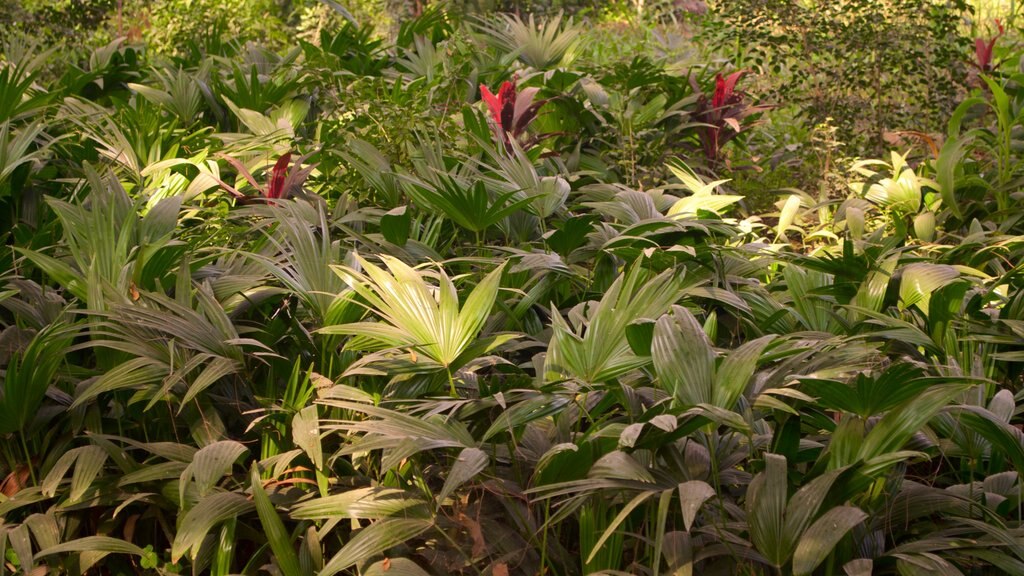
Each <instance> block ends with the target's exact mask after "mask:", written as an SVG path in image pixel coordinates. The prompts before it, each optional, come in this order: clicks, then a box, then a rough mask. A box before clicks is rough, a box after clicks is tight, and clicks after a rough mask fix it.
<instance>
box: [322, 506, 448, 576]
mask: <svg viewBox="0 0 1024 576" xmlns="http://www.w3.org/2000/svg"><path fill="white" fill-rule="evenodd" d="M432 527H433V523H432V522H430V521H429V520H420V519H415V518H392V519H387V520H380V521H378V522H374V523H373V524H371V525H369V526H368V527H366V528H363V529H362V530H360V531H359V532H357V533H356V534H355V535H354V536H353V537H352V539H351V540H349V541H348V543H347V544H345V546H343V547H342V549H341V550H339V551H338V553H337V554H335V555H334V557H333V558H331V559H330V560H329V561H328V562H327V564H326V565H325V566H324V568H323V570H321V571H320V573H319V574H318V575H317V576H334V575H335V574H337V573H338V572H341V571H342V570H345V569H347V568H349V567H351V566H354V565H356V564H361V563H363V562H366V561H367V560H369V559H370V558H372V557H374V556H376V555H377V554H380V553H381V552H384V551H385V550H387V549H389V548H392V547H394V546H397V545H399V544H402V543H405V542H407V541H408V540H411V539H412V538H415V537H416V536H419V535H420V534H422V533H424V532H426V531H427V530H429V529H430V528H432Z"/></svg>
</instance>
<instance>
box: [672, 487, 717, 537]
mask: <svg viewBox="0 0 1024 576" xmlns="http://www.w3.org/2000/svg"><path fill="white" fill-rule="evenodd" d="M714 495H715V489H714V488H712V487H711V485H710V484H708V483H707V482H704V481H703V480H690V481H689V482H683V483H682V484H680V485H679V505H680V506H681V507H682V512H683V526H685V527H686V531H687V532H689V531H690V528H691V527H692V526H693V521H694V519H696V518H697V512H698V511H700V507H701V506H702V505H703V504H704V502H705V501H707V500H708V499H709V498H711V497H713V496H714Z"/></svg>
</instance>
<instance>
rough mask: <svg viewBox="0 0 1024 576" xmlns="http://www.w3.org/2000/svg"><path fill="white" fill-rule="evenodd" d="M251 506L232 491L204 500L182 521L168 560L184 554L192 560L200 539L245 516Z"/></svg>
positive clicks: (245, 499)
mask: <svg viewBox="0 0 1024 576" xmlns="http://www.w3.org/2000/svg"><path fill="white" fill-rule="evenodd" d="M253 507H254V505H253V503H252V502H251V501H250V500H249V499H248V498H246V497H245V496H243V495H241V494H237V493H234V492H215V493H213V494H210V495H209V496H207V497H206V498H203V499H202V500H201V501H200V502H199V503H198V504H196V505H195V506H193V507H192V508H191V509H190V510H189V511H188V512H187V513H186V514H185V517H184V518H182V520H181V524H180V525H179V526H178V533H177V534H176V535H175V537H174V543H173V544H172V545H171V561H172V562H177V561H178V560H179V559H181V557H182V556H184V555H185V554H189V556H190V558H192V559H195V557H196V554H197V553H198V552H199V545H200V544H202V542H203V538H205V537H206V535H207V534H209V533H210V530H212V529H213V527H214V526H216V525H218V524H220V523H221V522H223V521H225V520H227V519H229V518H237V517H238V516H241V515H243V514H246V513H248V512H250V511H251V510H252V509H253Z"/></svg>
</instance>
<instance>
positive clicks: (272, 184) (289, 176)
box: [218, 152, 316, 204]
mask: <svg viewBox="0 0 1024 576" xmlns="http://www.w3.org/2000/svg"><path fill="white" fill-rule="evenodd" d="M311 155H312V153H310V154H306V155H305V156H302V157H301V158H299V159H298V160H296V161H295V164H294V165H293V166H291V161H292V153H291V152H285V153H284V154H282V155H281V157H280V158H278V159H277V162H275V163H274V167H273V168H271V169H270V179H269V181H268V182H267V184H266V186H261V185H260V184H259V183H258V182H257V181H256V178H255V177H253V175H252V173H251V172H249V169H248V168H246V167H245V164H243V163H242V162H240V161H239V160H237V159H235V158H232V157H230V156H228V155H226V154H220V157H221V158H224V159H225V160H227V161H228V163H229V164H231V165H232V166H234V167H235V169H236V170H238V173H239V174H241V175H242V176H244V177H245V179H246V180H248V181H249V184H252V187H253V188H255V189H256V190H257V191H258V192H259V193H260V196H262V198H265V199H267V200H268V201H269V202H270V203H271V204H274V203H275V201H276V200H283V199H285V198H288V197H289V196H292V195H294V194H296V193H298V192H299V191H301V189H302V183H303V182H305V181H306V178H308V177H309V174H310V173H311V172H312V171H313V169H314V168H316V164H311V165H309V166H306V167H303V166H302V163H303V162H304V161H305V160H306V159H307V158H309V157H310V156H311ZM289 166H290V169H289ZM218 182H220V185H221V187H222V188H224V189H225V190H227V191H228V193H230V194H231V195H232V196H234V197H235V199H236V200H237V201H238V203H240V204H251V203H253V202H254V201H256V200H257V199H258V198H259V196H249V195H246V194H243V193H241V192H239V191H238V190H236V189H235V188H234V187H232V186H230V185H228V184H227V183H226V182H224V181H222V180H219V181H218Z"/></svg>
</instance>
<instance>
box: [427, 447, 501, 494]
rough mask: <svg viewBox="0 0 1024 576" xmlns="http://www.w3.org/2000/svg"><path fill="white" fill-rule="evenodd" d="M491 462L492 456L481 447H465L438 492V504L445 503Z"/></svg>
mask: <svg viewBox="0 0 1024 576" xmlns="http://www.w3.org/2000/svg"><path fill="white" fill-rule="evenodd" d="M489 462H490V458H489V457H488V456H487V453H486V452H484V451H483V450H480V449H479V448H465V449H463V450H462V452H461V453H460V454H459V458H458V460H456V461H455V464H453V465H452V467H451V469H449V470H448V478H446V479H445V481H444V487H443V488H441V491H440V492H438V494H437V505H438V506H439V507H440V506H441V505H443V504H444V501H445V500H446V499H447V498H448V496H450V495H451V494H452V492H454V491H455V490H456V489H457V488H458V487H459V486H462V485H463V484H465V483H466V482H469V481H470V480H472V479H473V478H474V477H476V475H477V474H479V473H480V472H482V471H483V469H484V468H486V467H487V464H488V463H489Z"/></svg>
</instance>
